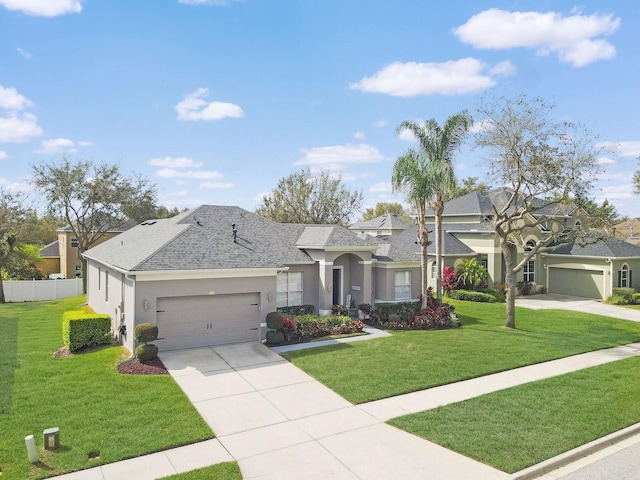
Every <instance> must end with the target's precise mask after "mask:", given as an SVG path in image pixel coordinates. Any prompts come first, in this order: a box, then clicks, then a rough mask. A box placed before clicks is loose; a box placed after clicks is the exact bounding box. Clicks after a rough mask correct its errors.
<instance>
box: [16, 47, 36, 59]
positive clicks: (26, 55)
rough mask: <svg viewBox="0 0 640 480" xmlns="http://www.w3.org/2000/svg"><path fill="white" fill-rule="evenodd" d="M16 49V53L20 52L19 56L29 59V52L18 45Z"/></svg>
mask: <svg viewBox="0 0 640 480" xmlns="http://www.w3.org/2000/svg"><path fill="white" fill-rule="evenodd" d="M16 50H18V53H19V54H20V56H21V57H22V58H24V59H25V60H29V59H30V58H31V56H32V55H31V52H27V51H26V50H25V49H24V48H21V47H18V48H17V49H16Z"/></svg>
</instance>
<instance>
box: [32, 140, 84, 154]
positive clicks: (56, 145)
mask: <svg viewBox="0 0 640 480" xmlns="http://www.w3.org/2000/svg"><path fill="white" fill-rule="evenodd" d="M75 146H76V143H75V142H74V141H73V140H69V139H68V138H54V139H53V140H44V141H43V142H42V143H41V144H40V150H38V153H59V152H68V153H73V152H77V151H78V150H77V149H76V148H75Z"/></svg>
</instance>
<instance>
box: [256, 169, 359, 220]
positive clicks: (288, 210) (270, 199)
mask: <svg viewBox="0 0 640 480" xmlns="http://www.w3.org/2000/svg"><path fill="white" fill-rule="evenodd" d="M361 205H362V192H361V191H355V192H351V191H349V190H348V189H347V188H346V187H345V186H344V185H343V184H342V181H341V179H340V178H334V177H333V176H332V175H331V174H330V173H329V171H327V170H322V171H321V172H320V173H319V174H318V175H314V174H312V173H311V170H309V169H305V170H302V171H300V172H296V173H292V174H291V175H289V176H287V177H283V178H281V179H280V180H279V181H278V186H277V187H276V188H275V189H274V190H273V191H272V192H271V193H270V194H268V195H266V196H265V197H264V198H263V199H262V203H261V204H260V205H259V206H258V208H256V213H257V214H258V215H262V216H263V217H266V218H269V219H271V220H273V221H274V222H278V223H312V224H335V225H343V226H347V225H349V220H350V218H351V216H352V215H353V214H354V213H356V212H357V211H359V210H360V206H361Z"/></svg>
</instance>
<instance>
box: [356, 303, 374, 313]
mask: <svg viewBox="0 0 640 480" xmlns="http://www.w3.org/2000/svg"><path fill="white" fill-rule="evenodd" d="M358 310H360V311H361V312H362V313H364V314H365V315H369V314H370V313H371V305H369V304H368V303H361V304H360V305H358Z"/></svg>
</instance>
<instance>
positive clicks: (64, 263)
mask: <svg viewBox="0 0 640 480" xmlns="http://www.w3.org/2000/svg"><path fill="white" fill-rule="evenodd" d="M131 226H132V225H127V226H126V227H124V228H114V229H112V230H109V231H107V232H106V233H105V234H104V235H103V236H102V238H100V239H99V240H98V241H96V242H95V243H94V244H93V246H96V245H100V244H101V243H102V242H104V241H106V240H109V239H110V238H113V237H115V236H116V235H119V234H121V233H122V232H124V231H125V230H127V229H128V228H130V227H131ZM56 233H57V234H58V240H56V241H55V242H51V243H50V244H49V245H47V246H46V247H44V248H42V249H41V250H40V256H41V257H42V261H41V262H40V264H39V265H38V269H39V270H40V271H41V272H42V273H43V274H45V275H46V276H47V277H51V278H75V277H80V276H81V275H82V260H81V258H80V251H79V250H78V239H77V238H76V237H75V235H74V233H73V230H72V229H71V226H69V225H67V226H65V227H62V228H59V229H58V230H56Z"/></svg>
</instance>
